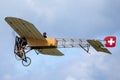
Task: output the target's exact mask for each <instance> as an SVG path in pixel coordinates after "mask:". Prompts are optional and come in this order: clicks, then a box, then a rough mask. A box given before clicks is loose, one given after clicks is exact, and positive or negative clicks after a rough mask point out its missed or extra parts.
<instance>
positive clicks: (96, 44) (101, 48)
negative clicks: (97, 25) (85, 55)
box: [87, 40, 111, 54]
mask: <svg viewBox="0 0 120 80" xmlns="http://www.w3.org/2000/svg"><path fill="white" fill-rule="evenodd" d="M87 42H88V43H89V44H90V45H91V46H92V47H93V48H94V49H95V50H96V51H98V52H105V53H109V54H111V52H110V51H109V50H108V49H107V48H105V47H104V45H103V44H102V43H101V42H100V41H98V40H87Z"/></svg>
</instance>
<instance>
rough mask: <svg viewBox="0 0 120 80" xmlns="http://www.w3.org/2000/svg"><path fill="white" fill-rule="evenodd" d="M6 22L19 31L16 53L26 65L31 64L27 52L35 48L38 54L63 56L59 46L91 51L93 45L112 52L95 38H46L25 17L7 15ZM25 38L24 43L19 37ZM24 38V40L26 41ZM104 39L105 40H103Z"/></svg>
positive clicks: (101, 50)
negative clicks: (23, 43)
mask: <svg viewBox="0 0 120 80" xmlns="http://www.w3.org/2000/svg"><path fill="white" fill-rule="evenodd" d="M5 20H6V22H7V23H8V24H9V25H10V26H11V27H12V29H14V31H16V32H17V33H18V35H19V36H16V39H15V47H14V53H15V57H16V58H17V59H18V60H22V64H23V65H24V66H29V65H30V64H31V59H30V58H29V57H26V53H28V52H29V51H31V50H35V52H36V53H37V54H39V53H41V54H47V55H53V56H63V55H64V54H63V53H62V52H60V51H59V50H58V49H57V48H74V47H77V48H82V49H84V50H85V51H86V52H87V53H89V48H90V46H92V47H93V48H94V49H95V50H96V51H98V52H105V53H108V54H111V52H110V51H109V50H108V49H107V48H105V46H104V44H102V42H101V40H95V39H74V38H46V37H44V36H43V35H42V34H41V33H40V32H39V31H38V30H37V29H36V27H35V26H34V25H33V24H32V23H30V22H28V21H25V20H23V19H20V18H15V17H6V18H5ZM22 38H24V40H26V44H25V45H22V41H21V43H20V41H19V39H22ZM24 40H23V41H24ZM102 41H104V40H102Z"/></svg>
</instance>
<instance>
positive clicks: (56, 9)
mask: <svg viewBox="0 0 120 80" xmlns="http://www.w3.org/2000/svg"><path fill="white" fill-rule="evenodd" d="M119 3H120V0H48V1H47V0H44V1H43V0H10V1H9V0H0V16H1V17H0V27H1V28H0V40H1V42H0V44H1V45H0V48H1V49H0V51H1V53H0V54H1V55H0V79H1V80H120V54H119V50H120V49H119V48H120V43H119V41H120V33H119V32H120V22H119V21H120V4H119ZM7 16H12V17H18V18H21V19H25V20H27V21H29V22H31V23H33V24H34V25H35V26H36V28H37V29H38V30H39V31H40V32H41V33H43V32H44V31H46V32H47V35H48V37H55V38H92V39H101V40H102V39H104V37H106V36H109V35H112V36H116V37H117V46H116V47H115V48H109V50H110V51H111V52H112V55H108V54H105V53H100V52H96V51H95V50H94V49H93V48H91V50H90V51H91V53H92V54H90V55H89V54H87V53H86V52H84V51H83V50H82V49H79V48H78V49H59V50H60V51H61V52H63V53H64V54H65V56H63V57H55V56H47V55H42V54H40V55H36V54H35V52H34V51H32V52H30V53H29V54H28V55H27V56H29V57H30V58H31V59H32V64H31V65H30V66H29V67H24V66H22V64H21V61H17V60H16V59H15V57H14V53H13V48H14V37H15V33H14V31H13V30H12V29H11V27H10V26H9V25H8V24H7V23H6V22H5V20H4V18H5V17H7Z"/></svg>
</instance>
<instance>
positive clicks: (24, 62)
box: [22, 57, 31, 67]
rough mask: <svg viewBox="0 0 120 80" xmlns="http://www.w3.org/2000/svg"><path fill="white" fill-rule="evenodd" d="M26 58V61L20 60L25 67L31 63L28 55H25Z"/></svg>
mask: <svg viewBox="0 0 120 80" xmlns="http://www.w3.org/2000/svg"><path fill="white" fill-rule="evenodd" d="M26 59H27V62H26V61H24V60H22V65H23V66H25V67H27V66H29V65H30V64H31V59H30V58H29V57H26ZM26 63H27V64H26Z"/></svg>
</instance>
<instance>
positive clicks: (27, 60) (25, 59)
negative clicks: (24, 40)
mask: <svg viewBox="0 0 120 80" xmlns="http://www.w3.org/2000/svg"><path fill="white" fill-rule="evenodd" d="M19 54H23V56H22V57H21V56H20V55H18V53H16V52H15V58H16V60H18V61H20V60H22V65H23V66H25V67H27V66H29V65H30V64H31V59H30V58H29V57H26V52H25V51H20V52H19Z"/></svg>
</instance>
